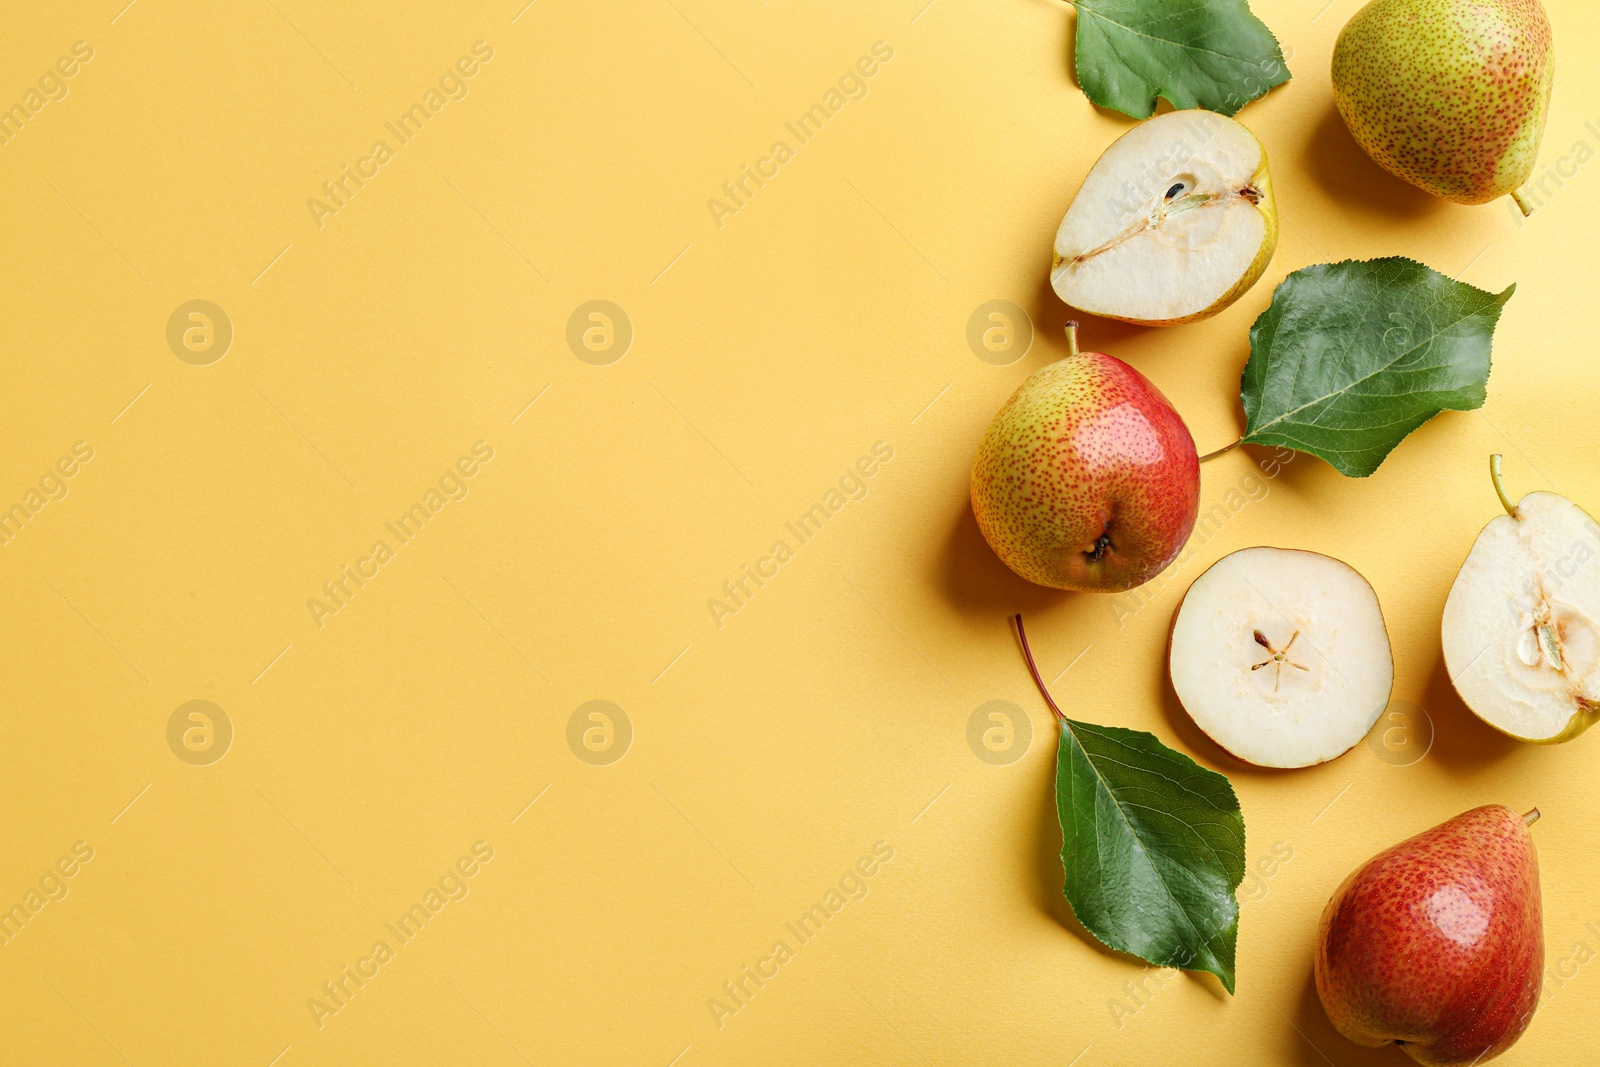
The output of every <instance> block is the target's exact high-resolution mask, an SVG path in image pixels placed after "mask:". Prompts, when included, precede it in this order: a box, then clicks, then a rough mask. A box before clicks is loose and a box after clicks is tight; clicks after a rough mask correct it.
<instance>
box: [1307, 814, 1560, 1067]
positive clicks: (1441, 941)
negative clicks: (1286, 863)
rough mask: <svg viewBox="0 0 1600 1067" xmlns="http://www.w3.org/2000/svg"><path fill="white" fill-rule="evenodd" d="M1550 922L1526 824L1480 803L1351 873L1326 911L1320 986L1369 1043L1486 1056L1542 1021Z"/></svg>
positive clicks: (1340, 1025) (1421, 1057) (1350, 1028)
mask: <svg viewBox="0 0 1600 1067" xmlns="http://www.w3.org/2000/svg"><path fill="white" fill-rule="evenodd" d="M1543 924H1544V920H1543V916H1542V910H1541V904H1540V897H1539V857H1538V853H1537V851H1536V849H1535V848H1534V843H1533V835H1532V833H1531V832H1530V831H1529V828H1528V825H1527V822H1526V821H1525V820H1524V818H1523V816H1521V815H1518V814H1517V813H1516V812H1514V811H1512V810H1511V809H1509V808H1505V807H1501V806H1499V805H1490V806H1488V807H1482V808H1474V809H1473V810H1472V811H1468V812H1465V813H1463V814H1461V815H1458V816H1456V817H1455V818H1454V819H1451V820H1449V821H1448V822H1445V823H1442V824H1440V825H1439V826H1436V827H1434V828H1433V829H1432V830H1428V831H1426V832H1424V833H1422V834H1419V835H1417V836H1416V837H1413V838H1411V839H1410V840H1409V841H1403V842H1401V843H1400V844H1398V845H1395V846H1394V847H1393V848H1390V849H1387V850H1385V851H1383V852H1380V853H1379V854H1378V855H1377V856H1374V857H1373V858H1372V859H1371V860H1369V861H1368V862H1367V863H1366V864H1364V865H1363V866H1361V867H1360V868H1359V869H1358V870H1356V871H1355V872H1354V873H1353V874H1351V875H1350V877H1348V878H1346V879H1345V881H1344V883H1343V884H1342V885H1341V886H1340V887H1339V888H1338V890H1336V891H1335V892H1334V894H1333V898H1332V899H1331V900H1329V901H1328V906H1327V908H1326V909H1325V910H1324V911H1323V913H1322V924H1321V930H1320V933H1319V936H1318V938H1317V955H1316V962H1315V968H1314V970H1315V974H1316V985H1317V993H1318V995H1319V996H1320V997H1321V999H1322V1006H1323V1008H1324V1009H1326V1011H1327V1013H1328V1019H1329V1020H1330V1021H1331V1022H1332V1023H1333V1025H1334V1028H1335V1029H1337V1030H1338V1031H1339V1032H1340V1033H1341V1034H1343V1035H1344V1036H1345V1037H1347V1038H1349V1039H1350V1040H1352V1041H1354V1042H1355V1043H1356V1044H1358V1045H1365V1046H1367V1047H1369V1048H1372V1047H1376V1046H1378V1045H1383V1044H1387V1043H1388V1042H1390V1041H1403V1042H1405V1045H1404V1047H1405V1051H1406V1052H1407V1053H1409V1054H1410V1055H1411V1057H1412V1058H1413V1059H1415V1060H1417V1061H1418V1062H1419V1063H1425V1064H1462V1065H1465V1064H1477V1063H1483V1062H1485V1061H1487V1060H1490V1059H1493V1058H1494V1057H1495V1056H1497V1055H1499V1054H1500V1053H1502V1052H1504V1051H1505V1050H1506V1049H1508V1048H1510V1047H1511V1045H1512V1044H1513V1043H1514V1042H1515V1041H1516V1040H1517V1038H1518V1037H1520V1036H1521V1035H1522V1032H1523V1031H1524V1030H1525V1029H1527V1026H1528V1023H1529V1022H1530V1021H1531V1020H1532V1018H1533V1012H1534V1009H1535V1008H1536V1007H1537V1006H1538V1001H1539V988H1540V982H1541V977H1542V975H1543V972H1544V925H1543Z"/></svg>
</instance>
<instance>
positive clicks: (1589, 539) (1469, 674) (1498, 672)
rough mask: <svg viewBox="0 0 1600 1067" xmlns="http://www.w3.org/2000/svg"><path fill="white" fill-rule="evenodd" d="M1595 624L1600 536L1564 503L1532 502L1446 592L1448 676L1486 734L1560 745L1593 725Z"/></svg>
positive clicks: (1512, 515) (1597, 700) (1502, 519)
mask: <svg viewBox="0 0 1600 1067" xmlns="http://www.w3.org/2000/svg"><path fill="white" fill-rule="evenodd" d="M1497 458H1498V457H1497ZM1495 473H1496V474H1498V471H1496V472H1495ZM1496 482H1497V487H1498V478H1497V479H1496ZM1597 621H1600V527H1597V526H1596V525H1595V521H1594V519H1592V518H1590V517H1589V515H1588V513H1587V512H1585V511H1584V510H1583V509H1582V508H1580V507H1578V505H1576V504H1574V503H1573V502H1572V501H1570V500H1568V499H1567V498H1566V497H1564V496H1560V495H1558V494H1556V493H1546V492H1534V493H1529V494H1528V495H1527V496H1525V497H1523V498H1522V500H1521V501H1519V502H1518V503H1517V504H1516V506H1515V507H1513V508H1510V509H1509V514H1506V515H1498V516H1496V517H1495V518H1493V519H1491V520H1490V522H1489V524H1488V525H1487V526H1485V527H1484V528H1483V532H1482V533H1480V534H1478V539H1477V540H1476V541H1475V542H1473V545H1472V551H1471V552H1470V553H1468V555H1467V559H1466V562H1465V563H1463V564H1462V565H1461V571H1460V573H1458V574H1457V575H1456V580H1455V584H1454V585H1452V586H1451V587H1450V596H1449V599H1447V600H1446V601H1445V605H1444V620H1443V625H1442V627H1441V635H1440V636H1441V639H1442V643H1443V646H1444V660H1445V666H1446V668H1447V669H1448V670H1449V672H1450V680H1451V682H1452V683H1454V685H1455V687H1456V692H1458V693H1459V694H1460V695H1461V699H1462V700H1463V701H1464V702H1465V703H1466V705H1467V706H1468V707H1469V708H1471V709H1472V710H1473V712H1474V713H1476V714H1477V716H1478V717H1479V718H1481V719H1483V720H1484V721H1485V722H1487V723H1488V724H1489V725H1490V726H1493V727H1495V728H1496V729H1498V730H1501V731H1503V732H1505V733H1508V734H1510V735H1512V736H1513V737H1518V738H1521V739H1522V740H1525V741H1565V740H1568V739H1569V738H1572V737H1575V736H1577V735H1578V734H1580V733H1582V732H1583V731H1584V730H1585V729H1587V728H1588V727H1589V726H1590V725H1591V724H1593V723H1594V721H1595V720H1596V719H1597V718H1600V624H1597Z"/></svg>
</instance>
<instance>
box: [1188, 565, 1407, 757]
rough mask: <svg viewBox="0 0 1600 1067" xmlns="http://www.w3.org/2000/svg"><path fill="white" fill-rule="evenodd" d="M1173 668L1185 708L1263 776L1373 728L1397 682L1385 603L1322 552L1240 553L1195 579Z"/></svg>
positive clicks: (1331, 752)
mask: <svg viewBox="0 0 1600 1067" xmlns="http://www.w3.org/2000/svg"><path fill="white" fill-rule="evenodd" d="M1168 663H1169V667H1170V670H1171V674H1172V688H1173V690H1174V692H1176V693H1177V696H1178V700H1179V701H1180V702H1181V703H1182V704H1183V707H1184V710H1185V711H1187V712H1188V713H1189V717H1190V718H1192V719H1193V720H1194V721H1195V725H1197V726H1199V727H1200V729H1201V730H1203V731H1205V733H1206V734H1207V736H1209V737H1210V738H1211V739H1212V740H1213V741H1215V742H1217V744H1219V745H1221V746H1222V747H1223V748H1225V749H1227V750H1228V751H1229V752H1231V753H1232V754H1233V755H1235V756H1237V757H1238V758H1240V759H1242V760H1245V761H1246V762H1248V763H1254V764H1256V765H1257V766H1261V767H1309V766H1311V765H1312V764H1315V763H1322V762H1325V761H1327V760H1330V759H1333V758H1335V757H1336V756H1339V755H1341V754H1343V753H1344V752H1346V751H1348V750H1349V749H1351V748H1352V747H1354V746H1355V745H1356V744H1358V743H1359V742H1360V741H1361V739H1362V738H1363V737H1365V736H1366V735H1367V731H1369V730H1370V729H1372V725H1373V723H1375V722H1377V720H1378V716H1379V715H1380V714H1381V713H1382V711H1383V709H1384V708H1385V707H1386V706H1387V704H1388V701H1389V692H1390V689H1391V687H1392V686H1393V684H1394V658H1393V655H1392V654H1391V652H1390V648H1389V634H1388V630H1387V628H1386V627H1385V626H1384V622H1383V611H1382V609H1381V608H1380V607H1379V605H1378V596H1377V594H1376V593H1375V592H1373V590H1372V586H1371V585H1369V584H1368V583H1367V580H1366V579H1365V578H1363V577H1362V576H1361V575H1360V573H1359V572H1357V571H1356V570H1355V568H1353V567H1351V566H1350V565H1349V564H1347V563H1344V562H1341V561H1340V560H1337V559H1334V558H1332V557H1331V556H1324V555H1322V554H1320V553H1317V552H1306V551H1298V550H1292V549H1282V548H1268V547H1258V548H1245V549H1240V550H1239V551H1237V552H1234V553H1232V554H1230V555H1227V556H1224V557H1223V558H1222V559H1220V560H1218V561H1217V562H1216V563H1215V564H1213V565H1212V566H1211V568H1210V569H1209V570H1207V571H1206V572H1205V573H1204V574H1202V575H1201V576H1200V577H1199V578H1197V579H1195V582H1194V584H1193V585H1191V586H1190V587H1189V591H1188V592H1187V593H1185V594H1184V598H1183V602H1182V604H1180V605H1179V607H1178V614H1177V617H1176V619H1175V620H1174V622H1173V626H1172V639H1171V645H1170V647H1169V649H1168Z"/></svg>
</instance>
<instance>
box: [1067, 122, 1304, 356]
mask: <svg viewBox="0 0 1600 1067" xmlns="http://www.w3.org/2000/svg"><path fill="white" fill-rule="evenodd" d="M1277 243H1278V213H1277V208H1276V206H1275V204H1274V202H1273V198H1272V181H1271V178H1270V177H1269V175H1268V172H1267V154H1266V151H1265V150H1264V149H1263V148H1262V147H1261V142H1260V141H1257V140H1256V138H1255V135H1254V134H1252V133H1251V132H1250V131H1249V130H1247V129H1245V128H1244V126H1242V125H1240V124H1239V123H1238V122H1235V121H1234V120H1233V119H1230V118H1226V117H1224V116H1222V115H1218V114H1214V113H1213V112H1210V111H1172V112H1168V113H1167V114H1165V115H1159V116H1157V117H1156V118H1153V119H1149V120H1148V121H1146V122H1142V123H1140V124H1139V125H1138V126H1135V127H1134V128H1133V129H1131V130H1129V131H1128V132H1127V133H1125V134H1123V135H1122V137H1120V138H1119V139H1118V140H1117V141H1116V142H1115V143H1114V144H1112V146H1111V147H1110V148H1108V149H1106V152H1105V155H1103V156H1101V157H1100V159H1099V161H1098V162H1096V163H1095V165H1094V167H1093V168H1092V169H1090V171H1089V174H1088V177H1086V178H1084V180H1083V186H1082V188H1080V189H1079V190H1078V195H1077V196H1076V197H1074V198H1073V201H1072V206H1071V207H1069V208H1068V209H1067V214H1066V217H1065V218H1063V219H1062V220H1061V228H1060V229H1059V230H1058V231H1057V232H1056V243H1055V260H1054V267H1053V269H1052V270H1051V272H1050V284H1051V285H1052V286H1053V287H1054V288H1055V291H1056V294H1057V295H1058V296H1060V297H1061V299H1062V300H1065V301H1066V302H1067V303H1068V304H1071V305H1072V306H1073V307H1075V308H1078V309H1080V310H1082V311H1086V312H1088V313H1090V314H1091V315H1102V316H1105V317H1107V318H1114V319H1122V320H1125V321H1127V322H1137V323H1144V324H1153V325H1171V324H1174V323H1178V322H1186V321H1190V320H1192V319H1197V318H1204V317H1205V316H1207V315H1211V314H1215V313H1216V312H1218V311H1221V310H1222V309H1223V308H1225V307H1227V306H1228V305H1229V304H1230V303H1232V302H1233V301H1234V300H1235V299H1236V298H1237V297H1238V296H1239V294H1241V293H1243V292H1244V291H1245V290H1246V289H1248V288H1250V286H1252V285H1254V284H1255V282H1256V279H1257V278H1259V277H1260V276H1261V272H1262V271H1263V270H1265V269H1266V266H1267V263H1268V262H1269V261H1270V260H1271V259H1272V252H1273V249H1274V248H1276V246H1277Z"/></svg>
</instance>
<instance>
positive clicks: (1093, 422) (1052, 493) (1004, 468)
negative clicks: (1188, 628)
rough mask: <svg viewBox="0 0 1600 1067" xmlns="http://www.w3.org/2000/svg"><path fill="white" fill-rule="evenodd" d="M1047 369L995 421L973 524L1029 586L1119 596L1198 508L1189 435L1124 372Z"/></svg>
mask: <svg viewBox="0 0 1600 1067" xmlns="http://www.w3.org/2000/svg"><path fill="white" fill-rule="evenodd" d="M1067 336H1068V339H1069V342H1070V348H1071V351H1070V354H1069V355H1068V356H1067V357H1066V358H1065V359H1061V360H1057V361H1056V362H1055V363H1052V364H1050V365H1049V366H1047V367H1043V368H1041V369H1040V370H1038V371H1037V372H1035V373H1034V375H1033V376H1032V377H1031V378H1029V379H1028V380H1027V381H1025V382H1023V383H1022V385H1021V387H1020V388H1018V389H1017V391H1016V392H1015V393H1014V394H1012V397H1011V399H1010V400H1008V401H1006V404H1005V407H1003V408H1001V409H1000V413H999V414H998V415H996V416H995V417H994V422H993V423H991V424H990V426H989V432H988V433H986V434H985V435H984V438H983V443H982V444H981V445H980V446H979V447H978V456H977V459H976V460H974V462H973V464H972V513H973V515H974V516H976V517H977V520H978V528H979V529H980V530H982V531H983V536H984V538H985V539H986V540H987V541H988V542H989V545H990V547H992V548H993V549H994V551H995V554H996V555H998V556H999V557H1000V559H1001V560H1002V561H1003V562H1004V563H1005V564H1006V566H1008V567H1010V568H1011V569H1012V570H1014V571H1016V572H1017V573H1018V574H1020V575H1022V576H1023V577H1024V578H1026V579H1028V580H1029V581H1030V582H1037V583H1038V584H1040V585H1047V586H1051V587H1053V588H1056V589H1076V590H1082V591H1091V592H1119V591H1121V590H1124V589H1132V588H1133V587H1134V586H1136V585H1140V584H1142V583H1144V582H1147V581H1149V580H1150V579H1151V578H1154V577H1155V576H1156V575H1157V574H1160V573H1161V571H1162V570H1164V569H1165V568H1166V566H1167V564H1169V563H1171V562H1172V561H1173V560H1174V559H1176V558H1177V556H1178V553H1179V552H1181V551H1182V550H1183V546H1184V543H1185V542H1186V541H1188V539H1189V533H1190V531H1192V530H1193V529H1194V522H1195V516H1196V514H1197V513H1198V511H1199V507H1200V460H1199V457H1198V456H1197V455H1196V454H1195V447H1194V438H1192V437H1190V436H1189V428H1188V427H1187V426H1185V425H1184V424H1183V419H1181V418H1179V417H1178V413H1177V412H1176V411H1174V410H1173V409H1172V405H1171V404H1169V403H1168V402H1167V398H1166V397H1164V396H1162V395H1161V391H1160V390H1158V389H1157V388H1156V387H1155V386H1153V385H1151V384H1150V381H1149V379H1147V378H1146V377H1145V376H1144V375H1142V374H1140V373H1139V372H1138V371H1136V370H1134V369H1133V368H1132V367H1130V366H1128V365H1127V364H1126V363H1124V362H1122V360H1120V359H1117V358H1115V357H1114V356H1108V355H1105V354H1103V353H1100V352H1079V351H1078V346H1077V323H1071V324H1069V325H1068V327H1067Z"/></svg>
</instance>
